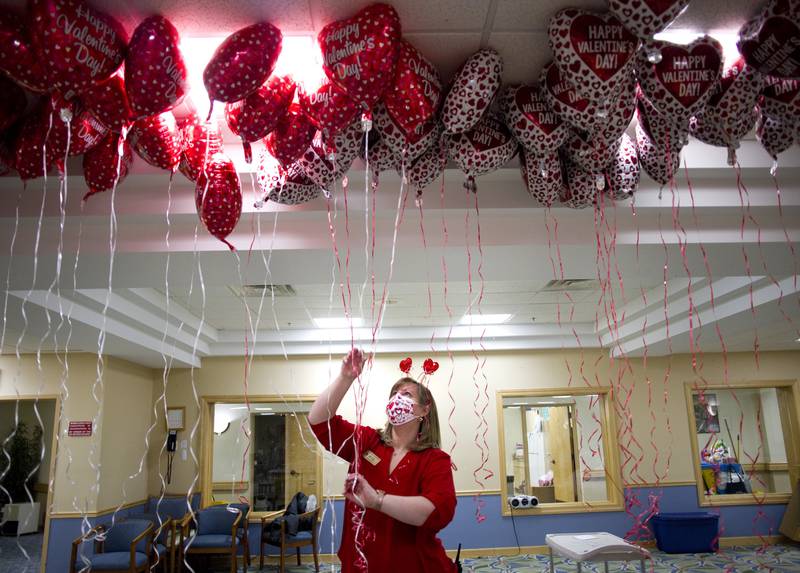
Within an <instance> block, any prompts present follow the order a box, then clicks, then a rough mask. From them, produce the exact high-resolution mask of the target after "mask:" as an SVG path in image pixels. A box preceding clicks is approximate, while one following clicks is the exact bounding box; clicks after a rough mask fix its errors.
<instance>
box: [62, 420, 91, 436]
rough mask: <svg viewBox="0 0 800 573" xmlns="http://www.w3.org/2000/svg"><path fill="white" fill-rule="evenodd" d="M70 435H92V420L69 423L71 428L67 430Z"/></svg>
mask: <svg viewBox="0 0 800 573" xmlns="http://www.w3.org/2000/svg"><path fill="white" fill-rule="evenodd" d="M67 435H69V436H73V437H75V436H77V437H83V436H91V435H92V423H91V422H70V423H69V430H68V432H67Z"/></svg>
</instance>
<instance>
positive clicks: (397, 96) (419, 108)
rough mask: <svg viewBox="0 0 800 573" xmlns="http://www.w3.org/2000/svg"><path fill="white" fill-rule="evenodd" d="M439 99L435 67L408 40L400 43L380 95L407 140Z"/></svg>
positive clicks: (417, 135) (419, 133) (417, 134)
mask: <svg viewBox="0 0 800 573" xmlns="http://www.w3.org/2000/svg"><path fill="white" fill-rule="evenodd" d="M441 100H442V79H441V77H440V76H439V71H438V70H437V69H436V68H435V67H434V66H433V64H431V63H430V61H428V59H427V58H426V57H425V56H423V55H422V53H420V51H419V50H417V49H416V48H415V47H414V46H413V45H412V44H411V43H410V42H408V41H407V40H403V41H402V42H401V44H400V57H399V59H398V60H397V69H396V70H395V76H394V82H393V84H392V87H391V89H389V91H387V92H386V95H384V97H383V103H384V104H385V106H386V111H387V112H388V114H389V115H390V116H391V118H392V120H393V121H394V123H395V124H396V125H397V126H398V127H399V128H400V130H401V131H402V132H403V133H404V134H405V135H406V137H407V138H409V139H410V140H414V141H418V140H419V138H420V137H421V136H422V134H423V132H424V130H425V128H426V126H428V125H429V122H430V121H431V120H432V119H433V117H434V116H435V115H436V112H437V111H438V109H439V104H440V103H441Z"/></svg>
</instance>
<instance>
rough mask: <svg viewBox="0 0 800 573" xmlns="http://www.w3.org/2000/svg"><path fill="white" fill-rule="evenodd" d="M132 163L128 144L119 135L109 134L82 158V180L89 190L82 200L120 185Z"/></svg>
mask: <svg viewBox="0 0 800 573" xmlns="http://www.w3.org/2000/svg"><path fill="white" fill-rule="evenodd" d="M132 162H133V152H132V151H131V148H130V146H129V145H128V142H127V141H125V139H123V137H122V136H121V135H120V134H118V133H114V132H109V133H108V135H106V136H105V137H104V138H103V140H102V141H101V142H100V143H98V144H97V145H95V146H94V147H93V148H92V149H90V150H89V151H87V152H86V153H85V154H84V156H83V178H84V180H85V181H86V186H87V187H88V188H89V192H88V193H86V195H84V196H83V200H84V201H86V199H88V198H89V197H90V196H91V195H94V194H96V193H102V192H104V191H110V190H111V189H113V188H114V187H115V186H118V185H119V184H120V183H122V181H123V180H124V179H125V177H127V176H128V170H129V169H130V166H131V163H132Z"/></svg>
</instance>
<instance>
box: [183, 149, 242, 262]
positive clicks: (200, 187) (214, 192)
mask: <svg viewBox="0 0 800 573" xmlns="http://www.w3.org/2000/svg"><path fill="white" fill-rule="evenodd" d="M194 200H195V206H196V207H197V214H198V215H199V216H200V220H201V221H202V222H203V225H204V226H205V228H206V229H208V232H209V233H211V234H212V235H214V236H215V237H216V238H217V239H219V240H220V241H222V242H223V243H225V245H227V246H228V248H229V249H230V250H232V251H233V250H235V248H234V246H233V245H232V244H231V243H230V242H228V240H227V237H228V235H230V234H231V232H233V229H234V227H236V223H238V222H239V217H241V216H242V189H241V186H240V184H239V175H238V174H237V173H236V168H235V167H234V166H233V161H231V160H230V159H229V158H228V156H227V155H225V154H224V153H221V152H220V153H215V154H214V155H212V156H211V157H210V158H209V160H208V164H207V165H206V169H205V171H204V172H203V173H201V174H200V177H199V178H198V179H197V183H196V185H195V188H194Z"/></svg>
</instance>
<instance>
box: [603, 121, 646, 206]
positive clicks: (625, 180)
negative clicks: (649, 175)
mask: <svg viewBox="0 0 800 573" xmlns="http://www.w3.org/2000/svg"><path fill="white" fill-rule="evenodd" d="M640 174H641V166H640V164H639V154H638V153H637V152H636V144H635V143H634V142H633V140H632V139H631V137H630V136H629V135H628V134H627V133H625V134H623V135H622V138H621V139H620V144H619V147H618V148H617V154H616V156H615V157H614V161H612V162H611V163H610V164H609V166H608V168H607V169H606V181H607V183H608V194H609V195H610V196H611V197H612V198H613V199H614V200H615V201H624V200H625V199H630V198H631V197H632V196H633V194H634V193H635V192H636V190H637V189H638V188H639V179H640Z"/></svg>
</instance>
